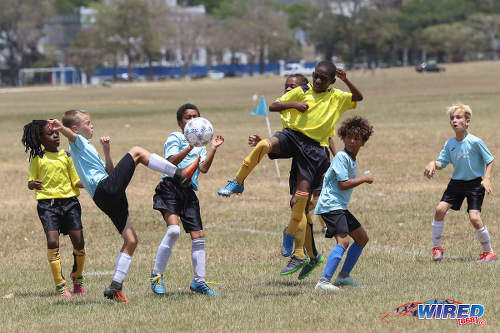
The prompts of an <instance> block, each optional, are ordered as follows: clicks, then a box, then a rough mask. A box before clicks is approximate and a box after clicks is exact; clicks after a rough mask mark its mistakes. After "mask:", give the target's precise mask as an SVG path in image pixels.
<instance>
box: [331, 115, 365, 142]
mask: <svg viewBox="0 0 500 333" xmlns="http://www.w3.org/2000/svg"><path fill="white" fill-rule="evenodd" d="M338 132H339V136H340V138H341V139H344V138H346V137H348V136H351V135H361V138H362V139H363V142H366V141H368V139H369V138H370V136H372V134H373V126H372V125H370V123H369V122H368V120H366V119H365V118H363V117H359V116H354V117H352V118H348V119H346V120H344V121H343V122H342V125H341V126H340V128H339V130H338Z"/></svg>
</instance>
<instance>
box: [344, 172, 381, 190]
mask: <svg viewBox="0 0 500 333" xmlns="http://www.w3.org/2000/svg"><path fill="white" fill-rule="evenodd" d="M363 183H368V184H371V183H373V175H372V174H371V173H369V174H366V175H362V176H359V177H357V178H352V179H348V180H346V181H343V182H339V188H340V189H341V190H349V189H351V188H354V187H356V186H358V185H361V184H363Z"/></svg>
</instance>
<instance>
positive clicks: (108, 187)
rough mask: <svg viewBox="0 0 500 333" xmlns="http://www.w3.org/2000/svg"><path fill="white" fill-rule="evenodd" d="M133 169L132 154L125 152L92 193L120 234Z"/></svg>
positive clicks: (123, 225) (126, 215) (126, 207)
mask: <svg viewBox="0 0 500 333" xmlns="http://www.w3.org/2000/svg"><path fill="white" fill-rule="evenodd" d="M134 171H135V162H134V159H133V158H132V155H130V154H129V153H127V154H126V155H125V156H123V157H122V159H121V160H120V162H118V164H117V165H116V166H115V168H114V169H113V170H112V171H111V173H110V174H109V176H108V177H106V178H104V179H103V180H101V181H100V182H99V184H98V185H97V188H96V190H95V194H94V198H93V199H94V202H95V204H96V205H97V207H99V209H101V210H102V211H103V212H104V213H105V214H106V215H108V216H109V218H110V219H111V221H113V224H114V225H115V227H116V229H117V230H118V232H119V233H120V234H121V233H122V231H123V229H124V228H125V225H126V224H127V217H128V201H127V195H126V194H125V190H126V189H127V186H128V184H129V183H130V180H131V179H132V176H133V175H134Z"/></svg>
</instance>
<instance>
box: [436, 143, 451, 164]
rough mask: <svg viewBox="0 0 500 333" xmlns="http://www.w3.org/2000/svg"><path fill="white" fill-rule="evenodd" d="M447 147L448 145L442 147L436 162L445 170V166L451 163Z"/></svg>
mask: <svg viewBox="0 0 500 333" xmlns="http://www.w3.org/2000/svg"><path fill="white" fill-rule="evenodd" d="M447 145H448V143H445V144H444V147H443V149H442V150H441V152H440V153H439V157H438V159H437V160H436V161H437V162H439V164H441V166H442V167H443V168H446V166H447V165H448V164H449V163H450V162H451V156H450V152H449V151H448V147H447Z"/></svg>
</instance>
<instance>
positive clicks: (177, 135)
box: [167, 131, 185, 141]
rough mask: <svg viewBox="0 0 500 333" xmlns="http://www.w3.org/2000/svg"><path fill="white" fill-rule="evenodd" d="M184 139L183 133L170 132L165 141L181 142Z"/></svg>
mask: <svg viewBox="0 0 500 333" xmlns="http://www.w3.org/2000/svg"><path fill="white" fill-rule="evenodd" d="M184 139H185V136H184V133H182V132H179V131H176V132H172V133H170V134H169V135H168V138H167V141H172V140H176V141H179V140H181V141H182V140H184Z"/></svg>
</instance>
